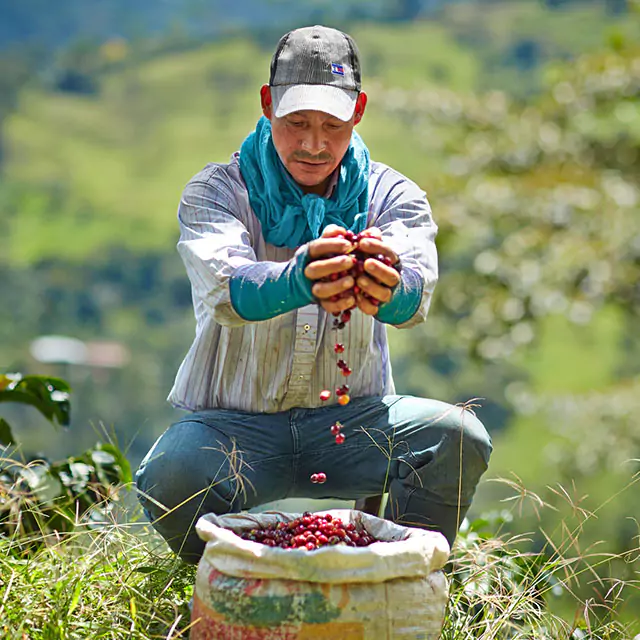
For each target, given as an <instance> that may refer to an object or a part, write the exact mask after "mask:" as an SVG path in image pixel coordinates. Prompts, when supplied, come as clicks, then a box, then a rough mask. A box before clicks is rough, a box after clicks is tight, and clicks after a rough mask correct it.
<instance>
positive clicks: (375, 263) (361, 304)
mask: <svg viewBox="0 0 640 640" xmlns="http://www.w3.org/2000/svg"><path fill="white" fill-rule="evenodd" d="M368 231H372V232H373V231H376V232H377V234H375V233H370V234H367V236H365V237H364V238H362V239H361V240H360V243H359V244H358V249H359V250H360V252H362V253H364V254H369V255H371V256H372V257H371V258H366V259H365V261H364V264H363V267H364V273H361V274H360V275H358V276H357V278H356V286H357V289H356V291H357V293H356V305H357V307H358V309H360V311H362V312H363V313H366V314H368V315H371V316H374V315H376V314H377V313H378V307H379V305H381V304H383V303H385V302H389V301H390V300H391V297H392V295H393V288H394V287H396V286H397V285H398V284H399V282H400V274H399V273H398V271H397V269H395V268H394V267H393V266H392V265H396V264H398V262H399V258H398V255H397V254H396V253H395V251H394V250H393V249H392V248H391V247H390V246H389V245H388V244H386V243H385V242H384V241H383V240H382V234H381V233H380V230H379V229H375V228H372V229H370V230H368ZM373 256H375V258H374V257H373ZM363 294H366V296H365V295H363Z"/></svg>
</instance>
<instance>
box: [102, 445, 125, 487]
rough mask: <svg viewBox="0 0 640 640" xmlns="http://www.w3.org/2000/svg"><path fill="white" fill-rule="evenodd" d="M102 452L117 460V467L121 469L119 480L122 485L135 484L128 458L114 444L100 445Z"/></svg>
mask: <svg viewBox="0 0 640 640" xmlns="http://www.w3.org/2000/svg"><path fill="white" fill-rule="evenodd" d="M98 449H99V450H100V451H104V452H106V453H109V454H111V455H112V456H113V457H114V458H115V462H116V464H117V466H118V467H119V468H120V473H119V474H118V476H119V480H120V482H121V483H122V484H130V483H131V482H133V474H132V473H131V465H130V464H129V461H128V460H127V458H126V456H125V455H124V453H123V452H122V451H120V449H119V448H118V447H117V446H116V445H114V444H100V445H98Z"/></svg>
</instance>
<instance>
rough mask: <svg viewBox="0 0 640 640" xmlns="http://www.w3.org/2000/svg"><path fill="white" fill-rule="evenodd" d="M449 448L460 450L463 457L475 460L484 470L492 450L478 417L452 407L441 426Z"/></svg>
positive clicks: (489, 440)
mask: <svg viewBox="0 0 640 640" xmlns="http://www.w3.org/2000/svg"><path fill="white" fill-rule="evenodd" d="M442 427H443V429H444V431H445V434H446V439H447V440H448V441H449V446H450V447H453V448H455V449H456V450H460V448H461V449H462V453H463V455H464V456H465V457H469V458H472V457H473V458H475V459H477V462H478V463H479V464H481V465H482V466H484V468H485V469H486V468H487V466H488V465H489V458H490V457H491V452H492V450H493V445H492V443H491V436H490V435H489V432H488V431H487V429H486V428H485V426H484V424H482V422H481V421H480V420H479V419H478V417H477V416H476V415H475V414H473V413H471V412H470V411H468V410H465V409H463V408H462V407H459V406H455V407H452V408H451V410H450V411H449V412H448V414H447V415H445V416H444V417H443V425H442Z"/></svg>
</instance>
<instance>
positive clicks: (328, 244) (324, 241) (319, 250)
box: [309, 236, 352, 260]
mask: <svg viewBox="0 0 640 640" xmlns="http://www.w3.org/2000/svg"><path fill="white" fill-rule="evenodd" d="M351 248H352V244H351V243H350V242H349V241H348V240H345V239H344V238H340V237H339V236H336V237H335V238H318V240H313V241H312V242H310V243H309V257H310V258H311V259H312V260H316V259H317V258H322V257H324V256H330V255H336V254H341V253H347V252H349V251H351Z"/></svg>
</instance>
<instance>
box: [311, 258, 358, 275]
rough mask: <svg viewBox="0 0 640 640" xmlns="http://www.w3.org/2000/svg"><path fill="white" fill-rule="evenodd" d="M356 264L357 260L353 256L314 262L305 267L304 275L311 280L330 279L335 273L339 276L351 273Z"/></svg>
mask: <svg viewBox="0 0 640 640" xmlns="http://www.w3.org/2000/svg"><path fill="white" fill-rule="evenodd" d="M354 262H355V258H354V257H353V256H334V257H333V258H325V259H324V260H314V261H313V262H310V263H309V264H308V265H307V266H306V267H305V270H304V275H305V276H307V278H309V280H320V279H321V278H328V277H330V276H331V275H332V274H334V273H336V274H339V273H342V272H343V271H349V270H350V269H351V267H353V263H354Z"/></svg>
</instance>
